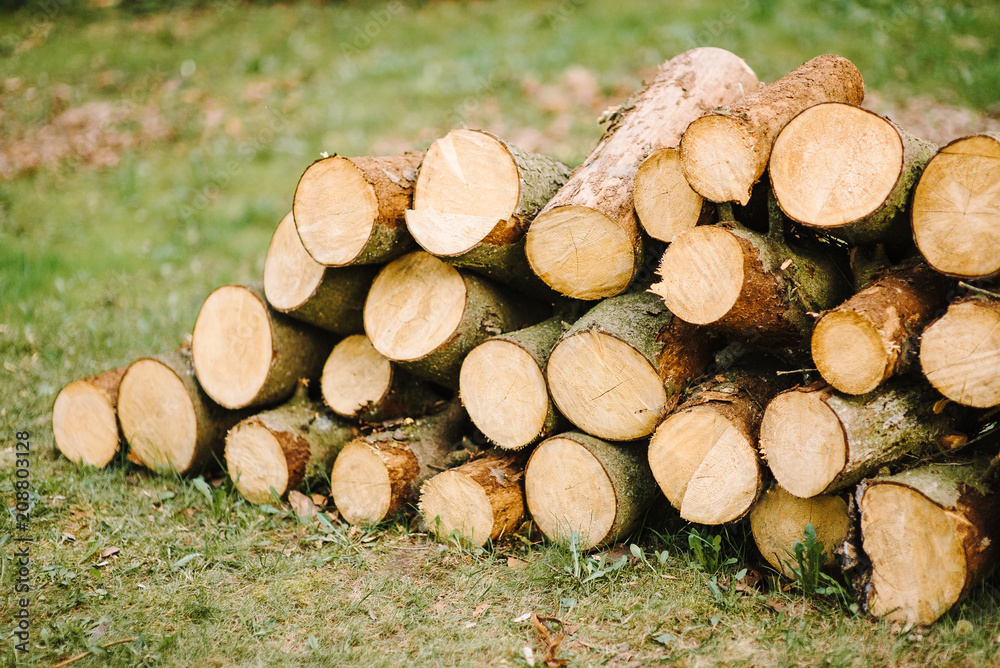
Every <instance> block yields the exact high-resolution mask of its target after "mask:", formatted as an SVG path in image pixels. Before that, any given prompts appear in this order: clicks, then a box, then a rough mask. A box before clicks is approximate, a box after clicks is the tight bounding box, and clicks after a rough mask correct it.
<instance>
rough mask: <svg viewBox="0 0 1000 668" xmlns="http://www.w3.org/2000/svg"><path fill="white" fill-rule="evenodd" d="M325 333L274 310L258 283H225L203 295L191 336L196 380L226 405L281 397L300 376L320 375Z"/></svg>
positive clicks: (329, 341)
mask: <svg viewBox="0 0 1000 668" xmlns="http://www.w3.org/2000/svg"><path fill="white" fill-rule="evenodd" d="M332 347H333V337H332V336H331V335H330V333H329V332H324V331H322V330H320V329H316V328H314V327H312V326H311V325H307V324H305V323H302V322H299V321H296V320H293V319H292V318H289V317H288V316H286V315H284V314H281V313H278V312H276V311H275V310H273V309H272V308H271V307H270V306H269V305H268V304H267V301H266V300H265V299H264V295H263V292H262V290H261V289H260V287H259V286H246V285H226V286H223V287H221V288H218V289H216V290H215V291H214V292H212V294H210V295H209V296H208V299H206V300H205V303H204V304H203V305H202V307H201V312H200V313H198V319H197V321H196V322H195V324H194V333H193V334H192V337H191V348H192V352H193V355H194V366H195V370H196V371H197V373H198V382H199V383H201V386H202V388H204V390H205V392H206V393H207V394H208V396H210V397H212V399H213V400H214V401H215V402H216V403H218V404H220V405H222V406H224V407H226V408H231V409H237V408H245V407H260V406H267V405H268V404H275V403H280V402H282V401H285V400H286V399H288V397H290V396H291V395H292V393H293V392H294V391H295V386H296V385H297V384H298V382H299V380H300V379H302V378H309V379H316V378H319V375H320V370H321V369H322V368H323V362H324V361H326V358H327V357H328V356H329V354H330V349H331V348H332Z"/></svg>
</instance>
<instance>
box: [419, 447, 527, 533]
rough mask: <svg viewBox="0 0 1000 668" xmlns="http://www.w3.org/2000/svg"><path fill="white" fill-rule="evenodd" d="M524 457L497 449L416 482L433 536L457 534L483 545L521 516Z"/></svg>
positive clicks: (508, 529) (513, 526) (515, 527)
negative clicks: (491, 453) (489, 454)
mask: <svg viewBox="0 0 1000 668" xmlns="http://www.w3.org/2000/svg"><path fill="white" fill-rule="evenodd" d="M524 460H525V458H524V457H523V456H520V455H514V454H498V455H491V456H486V457H481V458H479V459H474V460H472V461H470V462H466V463H465V464H462V465H461V466H459V467H457V468H453V469H449V470H447V471H443V472H441V473H438V474H437V475H436V476H434V477H432V478H430V479H429V480H428V481H427V482H425V483H424V484H423V487H421V488H420V512H421V514H423V516H424V519H425V520H426V522H427V529H428V531H430V532H431V533H433V534H435V535H436V536H438V538H447V537H449V536H452V535H455V534H457V535H459V536H461V537H462V538H465V539H466V540H468V541H471V542H473V543H475V544H476V545H486V543H487V542H489V541H495V540H498V539H499V538H500V537H501V536H503V535H506V534H509V533H512V532H514V531H517V530H518V528H520V526H521V524H523V523H524V520H525V506H524Z"/></svg>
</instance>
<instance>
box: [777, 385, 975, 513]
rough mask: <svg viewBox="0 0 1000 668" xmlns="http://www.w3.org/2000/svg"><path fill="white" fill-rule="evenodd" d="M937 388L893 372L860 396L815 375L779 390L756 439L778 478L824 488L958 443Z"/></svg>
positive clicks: (809, 489) (799, 486) (790, 485)
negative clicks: (894, 375)
mask: <svg viewBox="0 0 1000 668" xmlns="http://www.w3.org/2000/svg"><path fill="white" fill-rule="evenodd" d="M937 400H938V397H937V395H936V394H935V393H934V392H933V391H932V390H931V389H930V388H929V387H926V386H924V385H916V384H913V383H912V382H911V383H906V382H902V381H901V380H900V379H897V380H894V381H890V382H888V383H885V384H883V385H882V386H881V387H879V388H878V389H877V390H875V391H874V392H871V393H869V394H866V395H862V396H860V397H854V396H845V395H840V394H838V393H836V392H835V391H834V390H833V388H831V387H830V386H828V385H825V384H822V383H819V384H814V385H810V386H807V387H800V388H797V389H794V390H789V391H787V392H783V393H782V394H779V395H778V396H777V397H775V399H774V400H773V401H771V403H770V404H768V406H767V410H765V411H764V419H763V421H762V422H761V427H760V447H761V450H762V451H763V453H764V456H765V458H766V459H767V464H768V466H769V467H770V468H771V472H772V473H773V474H774V477H775V479H776V480H777V481H778V484H779V485H781V486H782V487H784V488H785V489H786V490H788V491H789V492H791V493H792V494H794V495H796V496H800V497H802V498H809V497H811V496H816V495H817V494H831V493H833V492H836V491H838V490H841V489H844V488H846V487H849V486H850V485H853V484H855V483H857V482H859V481H860V480H861V479H862V478H864V477H866V476H869V475H872V474H873V473H875V472H876V471H878V470H879V469H880V468H882V467H883V466H887V465H890V464H895V463H897V462H899V461H900V460H902V459H904V458H919V457H922V456H925V455H930V454H935V453H938V452H945V451H948V450H953V449H956V448H958V447H961V446H962V445H964V444H965V441H966V439H965V437H964V435H963V434H962V433H961V431H960V430H959V428H958V418H959V416H957V415H955V414H954V413H953V412H952V411H950V410H949V411H942V412H940V413H935V411H934V407H935V404H936V403H937Z"/></svg>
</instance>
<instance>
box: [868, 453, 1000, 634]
mask: <svg viewBox="0 0 1000 668" xmlns="http://www.w3.org/2000/svg"><path fill="white" fill-rule="evenodd" d="M985 470H986V462H985V461H981V462H980V461H977V462H975V463H969V464H966V465H962V466H959V465H955V464H947V465H946V464H932V465H928V466H924V467H921V468H918V469H913V470H910V471H904V472H903V473H900V474H898V475H894V476H886V477H879V478H876V479H874V480H869V481H865V482H864V483H862V484H861V485H860V486H859V487H858V491H857V499H858V506H859V509H860V511H861V538H862V544H863V546H864V551H865V553H867V555H868V558H869V559H870V560H871V566H872V573H871V583H872V587H871V592H870V595H869V599H868V610H869V612H871V613H872V614H874V615H877V616H880V617H885V618H887V619H889V620H893V621H900V622H906V623H913V624H931V623H932V622H934V621H935V620H937V619H938V618H939V617H940V616H941V615H943V614H944V613H946V612H947V611H948V610H950V609H951V608H952V607H953V606H954V605H955V604H956V603H957V602H958V601H960V600H961V599H962V597H964V596H965V595H967V594H968V593H969V592H970V591H971V590H972V588H973V587H974V586H975V585H976V584H977V583H978V582H979V581H980V580H981V579H982V578H983V577H984V576H985V575H986V574H987V573H989V572H990V571H991V570H992V569H993V566H994V564H995V563H996V555H997V545H998V544H1000V543H998V540H1000V533H998V531H1000V494H997V493H995V492H994V491H993V490H992V489H990V488H989V487H986V486H983V485H982V484H981V483H980V482H979V477H980V475H981V474H982V473H983V471H985Z"/></svg>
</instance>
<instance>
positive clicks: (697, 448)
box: [649, 369, 781, 524]
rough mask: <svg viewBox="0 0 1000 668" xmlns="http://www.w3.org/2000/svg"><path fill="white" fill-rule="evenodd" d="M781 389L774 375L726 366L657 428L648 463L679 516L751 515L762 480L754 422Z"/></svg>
mask: <svg viewBox="0 0 1000 668" xmlns="http://www.w3.org/2000/svg"><path fill="white" fill-rule="evenodd" d="M780 389H781V385H780V384H779V382H778V381H776V380H775V376H774V374H773V373H767V372H764V371H758V370H749V369H748V370H741V369H737V370H731V371H729V372H726V373H724V374H720V375H718V376H715V377H713V378H712V379H711V380H709V381H706V382H705V383H703V384H702V385H700V386H699V387H698V388H696V389H695V390H694V391H693V392H692V393H691V395H690V397H689V398H688V399H687V400H685V401H684V403H683V404H681V406H680V407H679V408H678V409H677V410H676V411H674V412H673V413H671V414H670V415H668V416H667V417H666V419H664V421H663V422H661V423H660V426H659V427H657V428H656V432H655V433H654V434H653V438H652V439H651V440H650V442H649V466H650V469H651V470H652V471H653V477H655V478H656V482H657V484H659V486H660V489H661V490H663V493H664V495H666V497H667V500H668V501H670V503H671V505H673V506H674V508H677V510H679V511H680V514H681V517H682V518H684V519H686V520H688V521H689V522H696V523H698V524H725V523H727V522H734V521H736V520H738V519H740V518H741V517H743V516H744V515H746V513H747V512H749V510H750V507H751V506H752V505H753V503H754V501H756V500H757V497H758V496H759V495H760V492H761V489H762V486H763V482H764V481H763V476H762V474H761V465H760V459H759V457H758V456H757V437H758V433H759V431H760V419H761V416H762V415H763V414H764V407H765V406H767V404H768V402H769V401H771V399H772V398H774V395H775V394H777V393H778V391H779V390H780Z"/></svg>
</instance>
